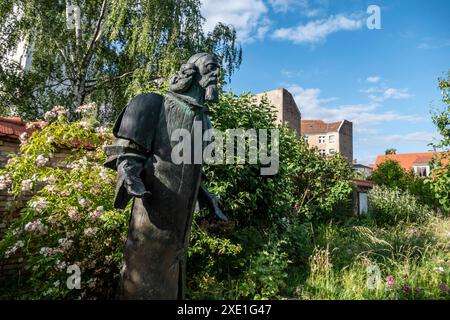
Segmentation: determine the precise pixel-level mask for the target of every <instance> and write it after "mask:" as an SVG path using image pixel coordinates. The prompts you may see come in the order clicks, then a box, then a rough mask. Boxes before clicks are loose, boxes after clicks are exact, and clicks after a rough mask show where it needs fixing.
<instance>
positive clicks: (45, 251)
mask: <svg viewBox="0 0 450 320" xmlns="http://www.w3.org/2000/svg"><path fill="white" fill-rule="evenodd" d="M51 252H52V249H51V248H49V247H42V248H41V250H39V253H40V254H42V255H43V256H45V257H47V256H49V255H50V254H51Z"/></svg>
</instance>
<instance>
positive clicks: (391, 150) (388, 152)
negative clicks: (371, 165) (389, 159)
mask: <svg viewBox="0 0 450 320" xmlns="http://www.w3.org/2000/svg"><path fill="white" fill-rule="evenodd" d="M384 154H397V149H395V148H390V149H386V150H385V151H384Z"/></svg>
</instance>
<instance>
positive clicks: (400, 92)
mask: <svg viewBox="0 0 450 320" xmlns="http://www.w3.org/2000/svg"><path fill="white" fill-rule="evenodd" d="M370 91H371V92H372V93H374V92H382V94H381V95H374V94H370V95H369V98H370V99H372V100H373V101H385V100H388V99H408V98H411V97H412V95H411V94H410V93H409V92H408V91H409V90H408V89H395V88H388V89H386V90H382V91H380V90H378V91H377V90H376V89H374V88H369V89H368V90H366V93H370Z"/></svg>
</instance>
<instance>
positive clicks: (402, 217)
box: [369, 187, 433, 225]
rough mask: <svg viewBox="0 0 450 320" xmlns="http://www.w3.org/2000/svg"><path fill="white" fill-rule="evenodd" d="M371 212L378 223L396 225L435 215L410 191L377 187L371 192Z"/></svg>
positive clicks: (418, 220)
mask: <svg viewBox="0 0 450 320" xmlns="http://www.w3.org/2000/svg"><path fill="white" fill-rule="evenodd" d="M369 214H370V215H371V217H372V218H373V219H374V220H375V221H376V222H377V224H378V225H395V224H397V223H399V222H420V221H423V220H425V219H426V218H428V217H430V216H431V215H433V211H432V210H431V209H430V208H429V207H428V206H425V205H422V204H420V203H419V202H418V200H417V198H416V197H414V196H413V195H411V194H409V193H408V192H405V191H402V190H400V189H390V188H387V187H375V188H374V189H372V190H371V191H370V192H369Z"/></svg>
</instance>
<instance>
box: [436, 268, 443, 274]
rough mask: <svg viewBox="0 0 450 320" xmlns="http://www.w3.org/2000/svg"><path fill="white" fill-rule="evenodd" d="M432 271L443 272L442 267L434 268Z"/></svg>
mask: <svg viewBox="0 0 450 320" xmlns="http://www.w3.org/2000/svg"><path fill="white" fill-rule="evenodd" d="M434 270H435V271H436V272H439V273H441V272H444V268H443V267H436V268H434Z"/></svg>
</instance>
